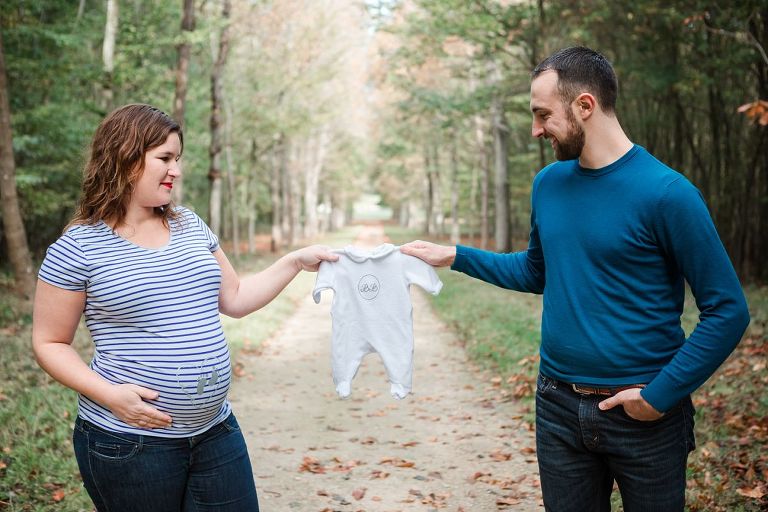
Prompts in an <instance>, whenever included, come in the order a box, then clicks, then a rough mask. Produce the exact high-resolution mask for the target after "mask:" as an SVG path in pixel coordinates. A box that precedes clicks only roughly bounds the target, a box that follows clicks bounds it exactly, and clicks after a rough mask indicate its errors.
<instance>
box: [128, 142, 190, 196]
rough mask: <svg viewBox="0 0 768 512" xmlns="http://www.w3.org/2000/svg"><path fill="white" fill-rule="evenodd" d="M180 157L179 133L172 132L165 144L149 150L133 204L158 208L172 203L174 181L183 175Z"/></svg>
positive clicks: (134, 191) (134, 192)
mask: <svg viewBox="0 0 768 512" xmlns="http://www.w3.org/2000/svg"><path fill="white" fill-rule="evenodd" d="M180 158H181V140H179V135H178V134H177V133H171V134H170V135H168V138H167V139H166V140H165V142H164V143H163V144H161V145H160V146H157V147H156V148H152V149H150V150H149V151H147V153H146V154H145V155H144V170H143V171H142V172H141V175H140V176H139V179H138V181H137V182H136V186H135V188H134V189H133V195H132V196H131V204H133V205H135V206H139V207H141V208H156V207H158V206H165V205H167V204H168V203H170V202H171V190H173V182H174V181H175V180H176V179H178V178H179V177H180V176H181V167H180V165H179V160H180Z"/></svg>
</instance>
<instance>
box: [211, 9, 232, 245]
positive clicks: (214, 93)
mask: <svg viewBox="0 0 768 512" xmlns="http://www.w3.org/2000/svg"><path fill="white" fill-rule="evenodd" d="M229 13H230V0H224V5H223V9H222V13H221V16H222V19H223V22H224V27H223V28H222V29H221V34H220V36H219V45H218V51H215V58H214V62H213V69H212V70H211V121H210V126H211V145H210V147H209V149H208V154H209V156H210V159H211V161H210V168H209V171H208V180H209V181H210V187H211V189H210V192H211V195H210V201H209V203H208V222H209V225H210V228H211V230H212V231H213V232H214V233H219V231H220V230H221V148H222V144H221V140H222V133H221V132H222V126H221V109H222V105H223V100H224V90H223V82H224V66H225V64H226V62H227V53H228V52H229ZM214 48H215V46H214Z"/></svg>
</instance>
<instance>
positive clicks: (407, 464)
mask: <svg viewBox="0 0 768 512" xmlns="http://www.w3.org/2000/svg"><path fill="white" fill-rule="evenodd" d="M379 464H391V465H392V466H395V467H398V468H412V467H414V466H415V465H416V463H415V462H411V461H408V460H405V459H401V458H399V457H384V458H383V459H381V460H380V461H379Z"/></svg>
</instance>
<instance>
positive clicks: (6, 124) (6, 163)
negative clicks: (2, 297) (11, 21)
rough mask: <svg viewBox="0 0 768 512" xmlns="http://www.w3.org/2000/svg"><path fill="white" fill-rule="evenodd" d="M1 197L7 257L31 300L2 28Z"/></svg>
mask: <svg viewBox="0 0 768 512" xmlns="http://www.w3.org/2000/svg"><path fill="white" fill-rule="evenodd" d="M0 200H2V203H3V204H2V209H1V211H2V214H3V229H4V230H5V237H6V239H7V240H8V257H9V258H10V260H11V266H12V267H13V273H14V276H15V285H16V289H17V290H18V291H19V292H20V293H21V294H22V295H23V296H24V297H25V298H26V299H27V300H31V299H32V296H33V295H34V293H35V275H34V271H33V268H32V257H31V256H30V254H29V246H28V245H27V234H26V232H25V230H24V221H23V219H22V218H21V209H20V208H19V198H18V196H17V194H16V162H15V159H14V156H13V136H12V133H11V106H10V101H9V95H8V83H7V79H6V75H5V53H4V51H3V41H2V32H0Z"/></svg>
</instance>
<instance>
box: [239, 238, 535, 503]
mask: <svg viewBox="0 0 768 512" xmlns="http://www.w3.org/2000/svg"><path fill="white" fill-rule="evenodd" d="M383 241H384V236H383V231H382V230H381V228H380V227H377V226H371V227H367V228H366V229H364V230H363V231H362V233H361V235H360V237H359V238H358V240H357V241H356V244H357V245H361V246H366V245H367V246H375V245H378V243H381V242H383ZM331 299H332V294H331V292H324V293H323V301H322V302H321V304H320V305H316V304H315V303H314V302H313V301H312V299H311V297H310V296H309V291H308V292H307V296H306V299H305V300H303V301H302V302H301V303H300V304H299V306H298V308H297V310H296V313H295V314H294V315H293V316H292V317H291V318H289V319H288V321H286V323H285V324H284V325H283V326H282V328H281V329H280V330H279V331H278V332H277V333H276V334H275V335H274V336H273V337H272V338H271V339H269V340H267V341H266V342H265V343H264V344H262V345H261V346H260V347H258V349H256V350H248V349H245V350H243V351H242V352H241V353H240V355H239V356H238V363H239V364H238V365H237V368H236V375H237V377H236V378H235V383H234V385H233V389H232V392H231V395H230V398H231V400H232V402H233V407H234V410H235V413H236V414H237V417H238V421H239V422H240V426H241V428H242V430H243V432H244V434H245V437H246V440H247V442H248V446H249V450H250V453H251V460H252V462H253V469H254V476H255V478H256V485H257V489H258V492H259V502H260V504H261V508H262V512H286V511H298V512H305V511H306V512H332V511H339V512H347V511H349V512H356V511H367V512H389V511H392V512H394V511H403V512H407V511H430V510H449V511H451V512H459V511H465V512H470V511H471V512H483V511H495V510H542V507H541V505H540V501H541V499H540V497H541V493H540V490H539V478H538V469H537V465H536V455H535V440H534V434H533V432H531V431H530V427H529V424H528V423H527V422H526V421H524V419H523V411H522V410H521V407H520V406H519V405H518V404H517V402H515V401H503V400H500V399H499V396H501V395H500V394H499V393H498V389H497V388H496V387H494V386H493V384H492V383H489V382H487V381H485V382H484V381H483V380H481V375H480V374H479V373H478V372H477V371H476V370H474V369H473V368H472V367H471V365H470V363H469V362H468V361H467V358H466V356H465V354H464V350H463V349H462V347H461V344H460V343H459V341H458V340H457V339H456V337H455V335H454V334H453V333H452V332H451V330H450V329H449V328H448V327H446V326H445V325H444V324H443V323H442V322H441V321H440V320H439V319H438V318H437V317H436V315H435V314H434V313H433V312H432V310H431V308H430V305H429V303H428V301H427V299H426V297H425V296H424V294H423V292H421V291H416V287H415V286H414V287H413V290H412V300H413V308H414V310H413V317H414V335H415V345H416V350H415V356H414V360H415V369H414V383H413V391H414V394H412V395H411V396H409V397H408V398H406V399H405V400H402V401H397V400H394V399H393V398H392V397H391V396H390V394H389V384H388V383H387V380H386V374H385V372H384V367H383V365H382V364H381V362H380V361H379V359H378V356H377V355H375V354H372V355H370V356H368V357H367V358H366V359H365V360H364V362H363V365H362V366H361V368H360V370H359V372H358V374H357V377H356V378H355V380H354V381H353V383H352V396H351V397H350V398H349V399H348V400H340V399H339V398H338V397H337V396H336V393H335V390H334V386H333V381H332V379H331V375H330V372H331V365H330V340H331V318H330V314H329V313H330V303H331ZM254 317H255V319H256V320H258V313H257V314H256V315H254Z"/></svg>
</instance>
